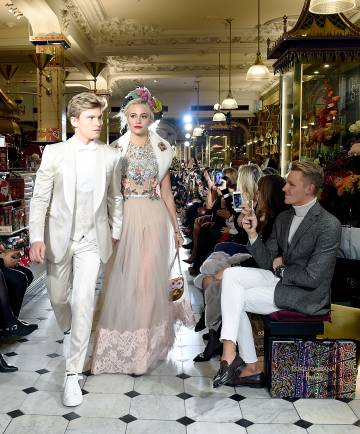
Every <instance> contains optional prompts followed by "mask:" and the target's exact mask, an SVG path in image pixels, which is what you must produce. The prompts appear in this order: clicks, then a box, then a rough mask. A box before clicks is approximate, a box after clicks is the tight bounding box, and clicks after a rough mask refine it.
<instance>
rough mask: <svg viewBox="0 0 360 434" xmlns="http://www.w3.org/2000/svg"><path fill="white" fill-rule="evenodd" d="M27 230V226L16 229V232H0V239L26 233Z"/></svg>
mask: <svg viewBox="0 0 360 434" xmlns="http://www.w3.org/2000/svg"><path fill="white" fill-rule="evenodd" d="M27 229H29V226H24V227H23V228H21V229H17V230H16V231H13V232H0V237H12V236H13V235H16V234H18V233H20V232H23V231H26V230H27Z"/></svg>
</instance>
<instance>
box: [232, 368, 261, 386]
mask: <svg viewBox="0 0 360 434" xmlns="http://www.w3.org/2000/svg"><path fill="white" fill-rule="evenodd" d="M226 386H231V387H241V386H246V387H259V388H260V387H264V386H265V377H264V374H263V373H262V372H261V373H260V374H255V375H247V376H246V377H239V376H237V377H234V378H233V379H232V380H230V381H228V382H227V383H226Z"/></svg>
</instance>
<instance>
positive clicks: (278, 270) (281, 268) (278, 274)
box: [274, 265, 285, 279]
mask: <svg viewBox="0 0 360 434" xmlns="http://www.w3.org/2000/svg"><path fill="white" fill-rule="evenodd" d="M284 270H285V265H280V266H279V267H276V268H275V270H274V274H275V276H276V277H278V278H279V279H282V278H283V275H284Z"/></svg>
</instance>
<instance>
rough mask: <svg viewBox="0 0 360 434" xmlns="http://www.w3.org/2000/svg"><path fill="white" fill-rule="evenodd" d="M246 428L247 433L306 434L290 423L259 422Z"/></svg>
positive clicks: (302, 429) (303, 430) (304, 430)
mask: <svg viewBox="0 0 360 434" xmlns="http://www.w3.org/2000/svg"><path fill="white" fill-rule="evenodd" d="M246 429H247V432H248V434H306V429H304V428H300V427H299V426H296V425H293V424H291V423H283V424H280V423H271V424H267V423H261V424H255V425H251V426H249V427H247V428H246ZM338 434H340V433H338Z"/></svg>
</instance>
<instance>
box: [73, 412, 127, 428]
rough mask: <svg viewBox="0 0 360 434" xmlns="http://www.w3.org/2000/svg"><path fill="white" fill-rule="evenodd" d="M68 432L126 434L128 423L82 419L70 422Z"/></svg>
mask: <svg viewBox="0 0 360 434" xmlns="http://www.w3.org/2000/svg"><path fill="white" fill-rule="evenodd" d="M75 411H76V410H75ZM66 432H67V433H71V434H85V433H86V434H100V433H106V434H125V432H126V423H124V422H122V421H121V420H119V419H105V418H96V417H80V418H78V419H75V420H72V421H70V423H69V426H68V428H67V430H66Z"/></svg>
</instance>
